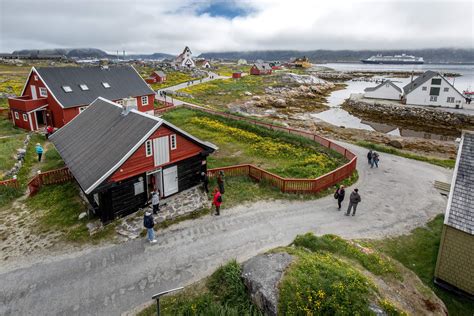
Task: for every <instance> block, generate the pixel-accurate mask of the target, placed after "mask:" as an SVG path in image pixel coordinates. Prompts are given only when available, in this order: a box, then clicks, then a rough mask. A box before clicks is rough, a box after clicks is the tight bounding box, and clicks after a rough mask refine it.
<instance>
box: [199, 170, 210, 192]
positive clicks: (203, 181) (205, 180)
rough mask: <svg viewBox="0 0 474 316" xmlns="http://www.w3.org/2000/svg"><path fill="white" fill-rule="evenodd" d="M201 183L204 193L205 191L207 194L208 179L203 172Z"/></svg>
mask: <svg viewBox="0 0 474 316" xmlns="http://www.w3.org/2000/svg"><path fill="white" fill-rule="evenodd" d="M201 181H202V184H203V186H204V191H206V193H209V177H208V176H207V174H206V173H205V172H204V171H203V172H201Z"/></svg>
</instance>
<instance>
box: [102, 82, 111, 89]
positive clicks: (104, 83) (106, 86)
mask: <svg viewBox="0 0 474 316" xmlns="http://www.w3.org/2000/svg"><path fill="white" fill-rule="evenodd" d="M102 86H104V88H105V89H108V88H110V85H109V83H108V82H102Z"/></svg>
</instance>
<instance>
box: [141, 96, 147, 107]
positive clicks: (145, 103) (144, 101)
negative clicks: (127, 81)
mask: <svg viewBox="0 0 474 316" xmlns="http://www.w3.org/2000/svg"><path fill="white" fill-rule="evenodd" d="M142 105H148V96H147V95H145V96H143V97H142Z"/></svg>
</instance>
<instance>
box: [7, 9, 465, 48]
mask: <svg viewBox="0 0 474 316" xmlns="http://www.w3.org/2000/svg"><path fill="white" fill-rule="evenodd" d="M0 3H1V8H0V15H1V16H0V20H1V21H0V23H1V29H0V31H1V34H0V35H1V37H0V52H11V51H13V50H16V49H33V48H38V49H42V48H70V47H73V48H80V47H93V48H100V49H103V50H106V51H108V52H111V53H112V52H115V51H116V50H120V51H122V50H126V51H127V52H128V53H153V52H164V53H171V54H177V53H179V52H180V51H181V50H182V49H183V47H184V46H185V45H188V46H190V48H191V49H192V50H193V52H194V53H201V52H208V51H234V50H237V51H243V50H266V49H295V50H313V49H376V50H381V49H394V48H401V49H416V48H437V47H462V48H473V46H474V43H473V41H474V39H473V38H474V22H473V19H474V5H473V3H474V1H458V0H454V1H449V0H443V1H436V0H434V1H417V0H415V1H409V0H396V1H394V0H392V1H384V0H377V1H357V0H352V1H343V0H323V1H319V0H307V1H304V0H280V1H277V0H228V1H224V0H200V1H190V0H81V1H78V0H74V1H70V0H0Z"/></svg>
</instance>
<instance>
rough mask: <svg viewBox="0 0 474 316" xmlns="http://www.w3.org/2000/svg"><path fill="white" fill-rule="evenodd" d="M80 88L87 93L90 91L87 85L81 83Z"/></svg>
mask: <svg viewBox="0 0 474 316" xmlns="http://www.w3.org/2000/svg"><path fill="white" fill-rule="evenodd" d="M79 88H81V90H82V91H87V90H89V87H88V86H87V85H86V84H85V83H81V84H80V85H79Z"/></svg>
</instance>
